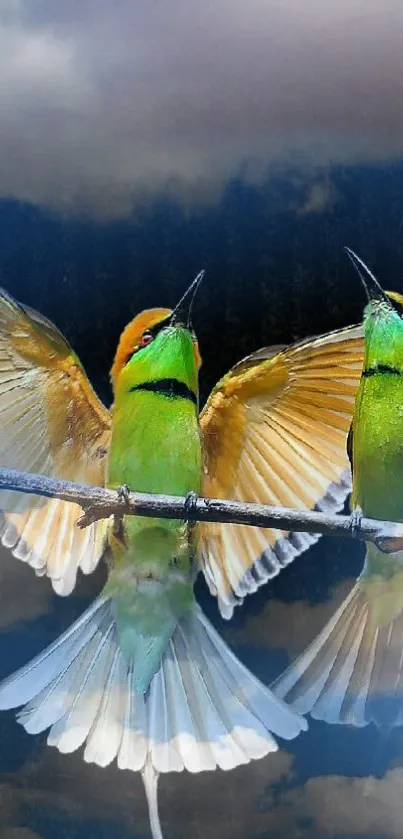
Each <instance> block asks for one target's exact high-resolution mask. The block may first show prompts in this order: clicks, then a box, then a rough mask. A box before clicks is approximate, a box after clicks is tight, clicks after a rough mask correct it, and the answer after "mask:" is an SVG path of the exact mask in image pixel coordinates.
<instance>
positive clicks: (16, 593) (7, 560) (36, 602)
mask: <svg viewBox="0 0 403 839" xmlns="http://www.w3.org/2000/svg"><path fill="white" fill-rule="evenodd" d="M51 601H52V590H51V587H50V584H49V581H48V580H44V579H38V577H36V576H35V574H34V572H33V571H32V568H29V567H28V566H27V565H25V564H24V563H23V562H21V561H20V560H18V559H15V558H14V557H13V556H12V555H11V553H10V551H7V550H6V549H5V548H3V547H0V630H3V629H5V628H6V627H8V626H10V625H11V624H15V623H20V622H25V621H27V622H28V621H31V620H34V619H35V618H38V617H40V616H41V615H44V614H46V613H47V612H48V611H49V610H50V608H51Z"/></svg>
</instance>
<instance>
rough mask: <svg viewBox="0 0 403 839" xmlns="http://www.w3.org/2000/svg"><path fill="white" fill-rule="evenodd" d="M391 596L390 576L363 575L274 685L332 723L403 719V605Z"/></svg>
mask: <svg viewBox="0 0 403 839" xmlns="http://www.w3.org/2000/svg"><path fill="white" fill-rule="evenodd" d="M375 587H376V588H375ZM392 596H393V593H392ZM390 597H391V589H390V580H382V579H381V578H379V577H378V579H377V580H375V581H369V582H367V581H366V579H365V577H364V576H361V577H360V578H359V579H358V581H357V583H356V584H355V586H354V587H353V589H352V590H351V592H350V594H349V595H348V597H347V598H346V599H345V601H344V602H343V603H342V605H341V606H340V607H339V609H338V610H337V611H336V613H335V615H334V616H333V618H332V619H331V620H330V621H329V622H328V623H327V625H326V626H325V628H324V629H323V630H322V632H320V633H319V635H318V636H317V638H316V639H315V640H314V641H313V642H312V643H311V644H310V646H309V647H308V648H307V650H305V652H304V653H303V654H302V655H301V656H299V658H297V659H296V661H294V663H293V664H291V665H290V667H289V668H288V669H287V670H286V671H285V672H284V673H283V674H282V675H281V676H280V677H279V678H278V679H277V680H276V681H275V682H274V683H273V684H272V685H271V687H272V690H273V691H274V693H275V694H276V696H278V697H279V698H281V699H284V700H285V701H286V702H287V703H289V704H290V705H291V707H292V708H294V710H295V711H298V712H299V713H301V714H307V713H310V714H311V716H312V717H314V718H315V719H318V720H323V721H324V722H327V723H345V724H350V725H355V726H365V725H368V724H369V723H370V722H373V723H375V725H377V726H383V725H384V726H388V727H390V726H396V725H401V724H403V611H402V609H401V607H400V606H399V607H398V608H393V606H392V604H391V600H390ZM399 600H402V596H401V595H400V597H399ZM395 603H396V597H395ZM402 605H403V604H402ZM391 606H392V608H391ZM385 607H386V612H385ZM382 610H383V615H382Z"/></svg>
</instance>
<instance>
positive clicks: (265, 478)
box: [200, 326, 363, 617]
mask: <svg viewBox="0 0 403 839" xmlns="http://www.w3.org/2000/svg"><path fill="white" fill-rule="evenodd" d="M362 356H363V334H362V327H361V326H360V327H350V328H347V329H343V330H339V331H336V332H333V333H329V334H328V335H323V336H320V337H318V338H314V339H310V340H307V341H302V342H300V343H298V344H296V345H294V346H292V347H289V348H288V349H287V348H286V349H281V350H280V351H279V352H278V353H277V354H274V355H273V353H272V352H271V351H270V348H269V349H267V350H260V351H258V353H256V355H255V358H254V356H249V357H248V358H247V359H245V360H244V362H240V363H239V364H238V365H236V366H235V368H233V370H232V371H230V372H229V373H228V374H227V376H225V377H224V378H223V379H222V380H221V382H219V383H218V385H217V386H216V388H215V389H214V390H213V392H212V394H211V396H210V398H209V400H208V402H207V405H206V407H205V409H204V410H203V412H202V415H201V428H202V433H203V443H204V450H205V484H204V492H205V494H206V495H209V496H211V497H219V498H230V499H237V500H243V501H250V502H256V503H266V504H273V505H276V506H288V507H297V508H307V509H323V510H328V511H336V510H338V509H340V507H341V506H342V504H343V502H344V499H345V497H346V495H347V494H348V492H349V489H350V484H351V481H350V470H349V463H348V458H347V453H346V439H347V433H348V429H349V426H350V422H351V416H352V411H353V406H354V399H355V393H356V388H357V385H358V381H359V377H360V374H361V369H362ZM200 533H201V550H200V561H201V566H202V568H203V571H204V573H205V575H206V579H207V582H208V584H209V586H210V589H211V591H213V592H215V593H217V595H218V598H219V603H220V609H221V611H222V613H223V614H224V615H225V616H226V617H230V615H231V614H232V610H233V607H234V605H235V604H236V603H237V602H241V601H242V598H243V596H244V595H245V594H246V593H247V592H248V591H253V590H255V589H256V588H257V586H258V585H261V584H262V582H265V581H266V580H267V579H269V578H270V577H271V576H273V575H274V574H276V573H278V571H279V570H280V569H281V567H283V566H284V565H285V564H287V563H288V562H290V561H291V560H292V559H293V558H294V557H295V556H297V555H298V554H299V553H301V552H302V551H303V550H305V549H306V548H307V547H308V546H309V545H310V544H312V543H313V542H314V541H316V539H317V538H318V536H316V535H314V534H312V535H309V534H304V533H299V534H297V533H281V532H279V531H274V530H271V529H261V530H258V529H256V528H248V527H245V526H241V525H219V526H216V525H214V526H212V527H210V525H207V524H206V525H202V526H201V527H200Z"/></svg>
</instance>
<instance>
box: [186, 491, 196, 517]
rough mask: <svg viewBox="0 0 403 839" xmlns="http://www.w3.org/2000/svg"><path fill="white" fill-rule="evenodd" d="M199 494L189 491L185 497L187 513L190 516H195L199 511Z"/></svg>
mask: <svg viewBox="0 0 403 839" xmlns="http://www.w3.org/2000/svg"><path fill="white" fill-rule="evenodd" d="M198 499H199V496H198V495H197V492H188V493H187V495H186V498H185V505H184V506H185V513H186V517H188V516H190V517H191V518H193V516H194V515H196V513H197V502H198Z"/></svg>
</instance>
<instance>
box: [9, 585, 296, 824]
mask: <svg viewBox="0 0 403 839" xmlns="http://www.w3.org/2000/svg"><path fill="white" fill-rule="evenodd" d="M26 703H27V704H26ZM21 705H24V706H25V707H24V708H23V709H22V710H21V711H20V712H19V716H18V720H19V722H20V723H21V724H22V725H23V726H24V728H25V729H26V730H27V731H28V732H29V733H31V734H35V733H37V732H40V731H43V730H44V729H46V728H50V732H49V737H48V743H49V744H50V745H53V746H56V748H58V749H59V751H61V752H72V751H74V750H75V749H77V748H79V747H80V746H81V745H82V744H83V743H84V742H85V751H84V759H85V760H86V761H88V762H94V763H97V764H99V765H100V766H106V765H107V764H108V763H110V762H111V761H112V760H114V759H115V758H116V759H117V762H118V766H119V767H120V768H121V769H132V770H134V771H141V772H142V775H143V780H144V783H145V786H146V792H147V798H148V802H149V806H150V819H151V825H152V830H153V836H154V839H161V836H162V833H161V828H160V826H159V821H158V811H157V804H156V801H157V798H156V783H157V778H158V774H159V773H160V772H172V771H173V772H180V771H181V770H183V769H187V770H188V771H190V772H199V771H202V770H205V769H215V768H216V767H220V768H221V769H232V768H234V767H235V766H238V765H239V764H241V763H247V762H248V761H250V760H253V759H258V758H261V757H263V756H264V755H266V754H267V753H268V752H271V751H275V750H276V749H277V744H276V741H275V740H274V738H273V736H272V732H274V733H275V734H278V735H280V736H281V737H283V738H285V739H291V738H293V737H296V736H297V734H299V732H300V731H301V730H302V729H305V728H306V727H307V725H306V721H305V720H304V719H303V718H302V717H300V716H299V715H298V714H296V713H295V712H294V711H292V710H291V709H290V708H288V706H287V705H286V704H285V703H284V702H282V701H281V700H280V699H277V698H276V697H275V696H274V695H273V693H272V692H271V691H270V690H269V689H268V688H266V687H264V686H263V685H262V684H261V683H260V682H259V681H258V680H257V679H256V678H254V676H252V674H251V673H250V672H249V671H248V670H247V669H246V668H245V667H244V666H243V665H242V664H241V662H240V661H238V659H237V658H236V657H235V656H234V654H233V653H232V652H231V650H230V649H229V648H228V647H227V646H226V644H225V643H224V642H223V641H222V640H221V638H220V636H219V635H218V634H217V632H216V631H215V630H214V629H213V627H212V626H211V624H210V623H209V622H208V620H207V619H206V617H205V616H204V615H203V613H202V611H201V610H200V609H199V608H198V607H195V609H194V610H193V613H192V614H191V616H190V617H188V618H186V619H185V620H183V621H181V622H180V623H179V624H178V626H177V628H176V630H175V632H174V634H173V636H172V638H171V640H170V642H169V644H168V647H167V650H166V652H165V654H164V656H163V659H162V662H161V666H160V668H159V670H158V672H157V673H156V675H155V676H154V677H153V679H152V681H151V684H150V687H149V690H148V691H147V693H146V694H145V695H142V694H140V693H137V692H136V691H135V689H134V678H133V669H132V668H131V667H127V665H126V663H125V660H124V657H123V654H122V652H121V650H120V648H119V646H118V635H117V632H116V627H115V623H114V618H113V614H112V609H111V601H110V600H109V599H106V598H100V599H98V600H97V601H95V603H94V604H93V605H92V606H91V607H90V608H89V609H88V610H87V611H86V612H85V613H84V615H82V617H81V618H80V619H79V620H78V621H76V623H75V624H73V626H72V627H71V628H70V629H69V630H68V631H67V632H65V633H64V634H63V635H62V636H61V637H60V638H59V639H58V640H57V641H56V642H55V643H54V644H52V645H51V646H50V647H48V649H47V650H45V651H44V652H43V653H42V654H41V655H40V656H38V657H37V658H35V659H34V660H33V661H31V662H30V663H29V664H28V665H27V666H26V667H23V668H22V669H21V670H19V671H18V672H17V673H15V674H14V675H12V676H10V677H9V678H8V679H6V680H5V681H4V682H3V683H2V684H1V685H0V708H1V709H6V708H14V707H18V706H21Z"/></svg>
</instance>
